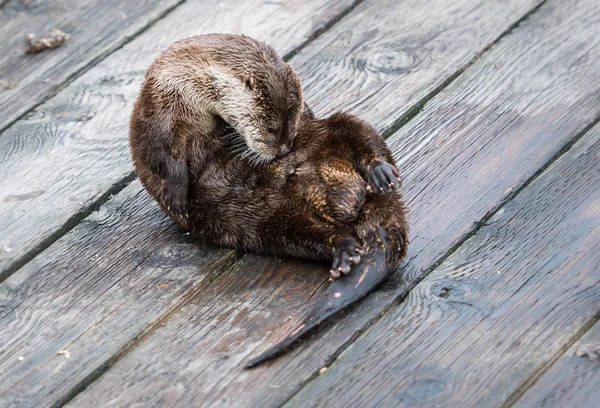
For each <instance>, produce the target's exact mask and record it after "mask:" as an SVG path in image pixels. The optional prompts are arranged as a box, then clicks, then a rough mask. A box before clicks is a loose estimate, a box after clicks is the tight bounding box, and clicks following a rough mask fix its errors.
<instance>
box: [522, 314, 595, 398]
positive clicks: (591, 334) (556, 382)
mask: <svg viewBox="0 0 600 408" xmlns="http://www.w3.org/2000/svg"><path fill="white" fill-rule="evenodd" d="M598 401H600V322H597V323H596V324H595V325H594V326H593V327H592V328H591V329H590V330H588V331H587V332H586V333H585V334H584V335H583V337H581V338H580V339H579V340H578V341H577V342H576V343H575V344H573V346H571V347H570V348H569V349H568V350H567V351H566V353H565V354H563V355H562V356H561V357H560V358H559V359H558V361H557V362H556V363H554V364H553V365H552V366H551V367H550V368H549V369H548V371H546V372H545V373H544V374H543V375H542V376H541V377H540V378H539V379H537V381H536V382H535V384H534V385H533V386H532V387H531V388H530V389H529V390H527V392H525V394H524V395H523V396H522V397H521V398H520V399H519V400H518V401H517V402H516V403H515V405H513V406H514V407H516V408H518V407H523V408H533V407H539V408H542V407H544V408H548V407H581V408H587V407H589V408H593V407H595V406H597V405H598Z"/></svg>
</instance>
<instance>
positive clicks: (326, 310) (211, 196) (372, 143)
mask: <svg viewBox="0 0 600 408" xmlns="http://www.w3.org/2000/svg"><path fill="white" fill-rule="evenodd" d="M218 122H219V124H218V126H217V127H216V128H215V129H216V130H215V131H216V135H218V138H219V140H221V146H220V152H221V153H220V154H219V155H215V157H214V160H213V161H211V162H206V161H204V160H202V159H197V157H200V155H199V154H198V152H199V151H200V150H201V149H202V148H203V145H202V143H201V141H198V142H196V141H192V143H191V144H190V145H189V150H188V152H187V155H186V161H187V163H188V167H189V172H190V174H189V177H190V180H192V182H191V183H190V190H189V197H190V200H189V202H190V216H189V218H185V217H181V216H178V215H177V214H172V213H169V212H168V214H169V215H170V216H171V218H172V219H173V220H175V221H176V222H177V223H178V224H179V225H181V226H182V227H183V228H185V229H188V230H190V231H191V232H192V234H193V235H194V236H196V237H198V238H199V239H201V240H202V241H204V242H207V243H213V244H218V245H225V246H229V247H233V248H241V249H244V250H249V251H252V252H256V253H261V254H269V255H275V256H291V257H301V258H308V259H316V260H326V261H332V269H331V276H332V278H333V279H335V278H338V277H340V275H342V274H348V273H350V275H349V276H346V277H345V278H344V279H338V280H336V281H335V282H334V283H333V284H332V285H331V287H330V288H329V290H328V291H327V292H326V293H325V295H324V296H323V298H322V299H321V300H319V301H318V303H317V306H316V307H315V308H314V309H313V310H312V311H311V312H310V313H309V315H308V316H307V317H306V318H305V319H304V321H303V322H302V324H301V325H300V326H299V327H298V329H297V330H295V331H294V332H293V333H292V335H291V336H290V337H288V338H287V339H285V340H284V341H282V342H281V343H280V344H279V345H277V346H275V347H274V348H273V349H271V350H269V351H268V352H266V353H264V354H263V355H261V356H260V357H258V358H257V359H254V360H252V361H251V362H250V363H249V365H248V367H253V366H256V365H258V364H260V363H262V362H263V361H266V360H267V359H270V358H273V357H275V356H277V355H279V354H281V353H282V352H283V351H284V350H285V348H286V347H287V346H289V345H290V344H291V343H292V342H294V341H295V340H296V339H298V338H299V337H301V336H302V335H303V334H305V333H306V332H307V331H309V330H310V329H312V328H313V327H315V326H316V325H318V324H319V323H321V322H322V321H323V320H324V319H326V318H327V317H329V316H331V315H333V314H335V313H337V312H339V311H340V310H342V309H344V308H345V307H347V306H348V305H349V304H351V303H353V302H355V301H356V300H358V299H360V298H362V297H364V296H365V295H366V294H367V293H368V292H369V291H370V290H372V289H373V288H374V287H375V286H376V285H377V284H378V283H380V282H381V281H382V280H383V279H385V278H386V277H387V276H388V275H389V274H390V273H391V272H394V271H395V270H397V269H398V267H399V265H400V262H401V260H402V259H403V258H404V256H405V255H406V250H407V245H408V226H407V224H406V219H405V207H404V204H403V202H402V200H401V196H400V194H399V192H398V190H397V189H398V187H399V186H400V180H399V179H398V175H399V173H398V171H397V169H396V167H395V164H394V160H393V157H392V155H391V153H390V151H389V149H388V148H387V146H386V145H385V142H384V140H383V138H382V137H381V136H380V135H379V134H378V133H377V132H376V131H375V129H373V128H372V127H371V126H370V125H368V124H367V123H365V122H363V121H362V120H360V119H358V118H356V117H354V116H351V115H348V114H344V113H337V114H334V115H332V116H331V117H329V118H327V119H313V118H311V117H309V115H308V114H307V115H305V116H304V117H303V118H302V121H301V123H300V126H299V128H298V134H297V136H296V140H295V144H294V148H293V149H292V151H291V153H290V154H289V155H287V156H285V157H281V158H278V159H277V160H274V161H271V162H269V163H266V164H263V165H261V166H253V165H252V164H251V163H249V161H248V159H247V158H245V157H242V156H240V155H239V154H238V153H237V150H236V145H235V144H233V145H232V144H231V143H230V142H231V141H230V140H229V139H228V135H230V134H231V133H232V132H233V130H232V129H231V127H229V126H228V124H227V123H226V122H225V121H223V120H219V121H218ZM136 169H137V171H138V175H139V176H140V179H141V181H142V183H143V184H144V186H146V188H147V189H148V191H149V192H150V193H151V194H152V195H154V197H155V198H157V195H158V194H159V191H160V189H159V188H158V187H159V186H160V184H161V180H160V179H159V178H158V176H156V175H154V174H152V173H151V172H149V171H148V170H147V168H145V166H144V165H143V164H141V163H136ZM361 256H362V259H361Z"/></svg>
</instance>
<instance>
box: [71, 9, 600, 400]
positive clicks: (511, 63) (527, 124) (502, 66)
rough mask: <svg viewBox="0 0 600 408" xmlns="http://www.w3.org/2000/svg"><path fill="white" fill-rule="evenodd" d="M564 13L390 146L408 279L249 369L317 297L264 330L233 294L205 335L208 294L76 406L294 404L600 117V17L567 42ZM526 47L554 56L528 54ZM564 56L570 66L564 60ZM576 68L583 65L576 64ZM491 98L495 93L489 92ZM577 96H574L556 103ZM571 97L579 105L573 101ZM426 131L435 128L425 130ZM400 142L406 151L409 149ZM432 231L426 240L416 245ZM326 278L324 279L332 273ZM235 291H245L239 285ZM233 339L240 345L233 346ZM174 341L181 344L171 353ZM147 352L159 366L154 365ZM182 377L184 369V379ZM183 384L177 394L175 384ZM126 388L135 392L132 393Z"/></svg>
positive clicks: (545, 21) (518, 37) (280, 289)
mask: <svg viewBox="0 0 600 408" xmlns="http://www.w3.org/2000/svg"><path fill="white" fill-rule="evenodd" d="M557 6H558V5H557V4H556V3H552V4H549V5H548V6H547V7H546V8H544V7H542V8H541V9H540V10H539V15H538V14H537V13H536V14H534V15H533V16H532V17H531V19H530V21H529V20H528V21H527V22H525V23H523V24H522V26H521V27H519V29H517V30H515V31H514V32H513V33H511V34H510V35H509V36H507V37H506V38H505V39H503V40H502V41H500V42H499V43H498V44H497V45H496V47H498V50H496V49H493V50H492V51H491V52H490V53H489V54H487V55H484V56H483V57H482V58H481V60H480V61H478V62H477V63H476V64H475V65H473V66H472V67H471V68H469V69H468V70H467V71H466V72H465V73H464V75H463V76H462V77H459V78H458V79H457V81H456V82H455V83H454V84H452V85H451V86H450V87H449V88H448V90H447V91H444V92H442V93H441V94H440V95H439V98H434V99H433V100H432V101H431V103H430V105H428V106H427V107H426V108H425V109H424V111H423V114H422V115H419V116H417V118H415V120H414V121H413V122H411V123H409V124H408V125H407V126H406V128H405V129H404V128H403V129H402V130H401V131H400V132H399V133H398V134H397V135H394V136H392V137H391V138H390V144H391V146H392V147H393V148H394V151H395V152H396V155H397V158H398V160H400V161H401V162H403V163H404V164H403V166H402V168H403V169H405V180H406V191H407V195H408V197H409V199H410V200H411V202H413V204H412V205H411V207H412V208H413V210H412V226H413V230H416V231H415V232H414V233H413V234H414V235H413V236H414V242H413V244H412V245H411V247H410V250H411V254H412V255H410V256H409V261H408V264H407V266H406V267H405V268H404V269H403V270H402V271H401V272H402V275H400V274H398V276H396V279H394V280H393V281H392V282H391V283H390V284H389V285H387V286H386V287H384V288H383V290H382V291H380V292H379V293H376V294H374V296H372V297H371V298H369V299H368V300H367V301H366V302H364V304H362V305H360V306H359V307H358V308H357V310H356V311H355V313H352V315H351V316H349V317H348V318H346V319H343V320H338V321H337V323H336V324H335V326H334V327H328V328H327V330H326V331H323V332H321V333H319V334H318V336H317V338H316V339H315V340H313V341H310V342H308V343H306V344H303V345H302V346H301V347H300V350H299V351H298V352H295V353H293V354H292V355H288V356H285V357H283V358H282V359H280V360H277V361H275V362H273V363H272V364H271V365H270V366H268V367H263V368H258V369H257V370H254V371H252V372H246V371H241V367H242V365H243V363H244V362H245V361H246V360H247V359H248V358H249V357H251V356H253V355H256V354H257V352H258V351H262V350H264V349H266V348H268V347H269V346H270V345H272V344H274V343H275V342H276V341H277V340H280V339H281V338H282V337H283V336H285V335H286V334H287V333H288V332H289V328H290V327H292V326H293V325H291V324H289V323H288V322H287V320H288V319H289V320H290V321H295V322H297V321H299V320H300V318H301V317H302V313H301V312H300V313H299V312H297V311H296V310H297V309H300V310H304V309H303V306H304V305H305V303H306V298H300V297H297V298H295V300H294V301H292V303H289V302H282V305H281V306H280V308H279V309H276V310H274V311H271V310H270V309H269V312H268V315H269V322H270V323H272V322H273V321H276V322H286V324H285V325H284V326H281V327H278V326H277V325H274V326H273V325H270V324H269V322H263V321H262V318H263V316H262V314H254V313H250V312H248V311H246V310H245V309H242V310H239V309H238V310H237V311H236V313H235V318H233V317H231V311H230V309H229V308H224V305H226V304H227V302H228V301H229V299H228V297H227V295H226V294H225V293H223V294H222V295H221V297H220V298H217V299H214V300H213V302H214V306H213V310H212V313H211V314H209V315H207V316H206V317H205V318H206V321H210V322H212V323H213V324H215V325H218V326H216V327H217V328H215V329H213V330H211V331H209V332H205V331H203V330H201V329H200V328H199V327H197V326H193V325H189V324H188V322H189V321H190V320H191V319H193V318H195V317H194V316H195V315H196V314H195V313H194V310H195V306H194V305H195V304H196V302H198V304H199V305H202V304H204V303H203V299H204V298H205V297H206V296H212V295H213V292H212V288H207V289H206V292H204V290H201V291H199V293H198V295H197V296H196V298H194V299H192V301H191V302H190V308H189V309H187V313H185V312H182V313H176V314H175V315H174V316H173V317H172V318H171V319H170V320H169V322H167V323H166V324H165V326H164V327H161V328H159V329H158V330H157V331H156V332H154V333H152V334H151V335H150V336H149V337H148V338H147V339H145V340H144V341H142V342H141V344H140V345H139V346H138V347H137V348H136V349H135V350H133V351H132V352H131V353H130V354H129V355H127V356H125V357H124V358H123V359H122V360H120V361H119V362H118V363H117V364H116V365H115V366H114V367H113V368H112V369H111V370H109V371H108V372H107V373H106V374H105V375H104V376H103V377H102V378H101V379H100V380H99V381H98V382H96V383H95V384H93V385H92V386H91V387H90V388H89V389H88V390H87V391H86V393H84V394H82V395H80V396H79V397H78V398H77V399H76V400H75V401H74V406H77V405H78V404H83V405H85V404H87V403H90V402H91V401H94V400H98V399H103V400H104V401H107V402H109V403H111V404H114V405H115V406H120V405H129V404H133V403H139V402H140V401H142V400H143V399H144V396H145V395H147V394H148V393H149V392H150V390H159V391H157V394H156V398H158V399H162V398H168V399H169V401H171V402H172V403H178V404H182V405H194V404H198V403H200V401H202V402H203V403H206V404H209V405H210V404H216V405H218V404H225V405H247V406H252V405H254V404H258V403H262V404H266V405H268V406H276V405H279V404H281V403H282V402H284V401H285V400H286V398H288V397H289V396H290V395H291V392H293V391H295V390H297V389H298V388H299V387H301V386H302V384H303V382H304V381H306V380H308V379H309V378H310V377H311V376H312V375H313V374H314V373H315V372H317V371H319V369H320V368H321V367H322V366H323V365H326V364H327V363H328V361H329V360H330V359H331V358H333V357H335V356H336V354H337V352H338V350H339V349H340V348H341V347H343V346H344V344H346V343H347V342H349V341H352V338H353V336H355V335H356V334H357V333H360V332H361V331H362V330H364V327H366V325H368V324H369V321H370V319H373V318H375V317H376V316H378V315H379V314H380V313H381V312H382V311H384V310H386V309H387V308H389V307H390V305H391V304H392V302H393V301H394V299H396V298H397V297H398V296H400V295H402V294H403V293H406V291H407V290H408V289H409V288H410V287H412V286H414V285H415V284H416V283H417V282H418V281H419V280H420V279H421V278H422V275H423V274H424V273H426V271H427V270H428V269H429V268H431V267H432V266H433V265H434V264H435V262H436V261H437V260H438V259H439V258H440V257H441V256H443V254H444V253H445V252H446V251H448V250H450V249H451V248H452V247H453V246H454V245H456V244H457V243H459V242H460V239H461V237H463V236H464V235H465V234H467V233H468V232H469V231H470V230H472V228H473V223H474V222H478V221H479V220H481V219H482V218H483V217H484V216H485V214H486V213H487V212H488V211H490V210H492V209H494V208H497V207H498V206H499V205H501V204H502V202H503V201H505V200H506V199H507V197H509V196H510V194H511V191H514V190H516V189H518V188H519V187H520V186H522V185H523V184H524V183H525V182H526V181H527V180H528V179H529V178H530V177H531V176H532V175H533V174H534V173H535V172H536V171H538V170H539V169H540V168H541V167H543V166H544V164H545V163H547V162H548V161H549V160H550V159H551V158H552V157H553V156H554V155H555V154H557V153H558V152H559V151H560V150H561V149H562V148H563V147H564V146H565V145H568V144H569V143H570V141H571V140H573V139H575V138H576V137H577V136H578V134H579V133H580V132H582V131H583V130H585V129H586V128H587V127H588V126H589V125H590V124H591V123H593V121H594V120H596V118H597V117H598V115H600V104H599V103H598V98H597V96H598V92H599V88H590V86H589V84H590V83H592V82H594V81H593V80H594V78H597V77H598V71H597V70H594V69H592V68H591V66H590V65H589V64H588V63H586V62H584V61H587V60H588V58H589V61H592V60H593V55H594V54H593V52H595V49H594V47H593V45H594V44H593V43H592V44H589V45H588V43H589V41H590V38H591V39H594V38H595V37H594V32H595V26H594V24H595V20H594V19H593V17H590V19H589V20H587V25H585V27H583V28H580V29H579V30H580V31H575V32H576V33H578V34H579V35H578V36H573V39H572V40H571V41H570V42H565V41H564V37H565V32H573V30H574V29H575V28H576V25H577V22H578V21H581V17H582V16H581V15H574V16H573V18H572V19H567V20H566V21H565V22H564V23H563V24H562V25H558V24H556V23H557V22H558V21H562V20H563V17H562V14H561V13H564V10H565V9H567V8H568V7H569V5H565V6H562V7H558V8H557ZM591 10H593V8H591ZM592 14H593V13H592ZM551 23H555V25H558V27H557V28H556V30H555V32H554V33H553V34H552V35H547V36H545V37H544V36H541V37H540V36H539V35H538V32H539V31H541V30H543V29H544V28H545V27H546V26H548V25H549V24H551ZM536 36H537V37H540V40H539V41H537V42H533V43H532V42H529V43H527V44H523V40H522V39H523V38H532V37H533V38H536ZM524 47H525V48H526V49H527V51H528V52H532V53H534V54H535V55H540V56H541V55H544V58H530V59H523V58H521V55H522V53H523V52H524V50H523V48H524ZM557 47H558V48H557ZM590 49H591V50H592V51H590ZM552 52H555V54H554V56H553V55H552ZM590 53H592V55H589V54H590ZM556 55H561V56H563V58H562V59H556V58H555V56H556ZM577 61H582V63H581V64H580V65H579V66H577V65H576V64H574V63H576V62H577ZM492 90H493V91H494V92H496V94H495V95H496V96H495V97H493V96H492V95H489V92H492ZM567 94H568V95H571V96H570V97H567V98H565V99H560V100H557V98H556V96H557V95H567ZM500 95H501V97H500ZM567 99H568V100H569V101H570V102H569V103H568V104H564V103H565V100H567ZM474 107H477V109H475V108H474ZM425 124H427V125H428V126H427V127H425V128H424V126H425ZM415 129H417V130H418V131H416V130H415ZM500 130H501V131H500ZM401 144H403V146H406V147H403V148H402V149H400V146H401ZM424 145H426V147H427V148H426V149H424V148H423V146H424ZM499 163H502V164H503V165H502V166H500V165H499ZM498 167H500V168H499V169H498ZM440 169H443V170H442V171H440ZM446 197H448V202H447V203H446V202H445V199H446ZM421 207H423V209H422V211H421ZM421 234H422V235H423V236H424V238H420V239H417V237H419V236H420V235H421ZM263 263H264V264H269V263H270V266H269V267H266V268H265V267H262V266H261V267H260V268H258V267H256V266H255V265H253V266H252V270H256V269H260V270H265V271H269V270H270V271H272V272H270V273H266V272H263V273H265V274H267V276H269V275H270V274H273V273H275V272H276V271H277V270H278V269H279V268H280V266H279V264H278V263H277V262H272V261H270V260H269V259H264V260H263ZM243 268H244V267H243V266H242V267H240V269H237V268H236V271H239V272H237V273H243ZM322 270H323V274H324V275H325V268H324V267H323V268H322ZM297 288H298V290H296V289H295V288H293V287H290V286H289V285H281V286H279V285H275V282H273V283H272V288H271V296H281V295H283V294H285V293H286V292H287V291H289V290H292V289H293V290H294V292H297V293H301V291H302V287H301V284H298V286H297ZM231 290H234V288H232V289H231ZM231 290H229V291H226V293H229V292H230V291H231ZM235 290H236V293H238V292H237V291H239V289H235ZM278 294H279V295H278ZM311 294H312V291H310V292H305V296H309V295H311ZM240 296H241V300H240V301H241V302H243V304H244V305H245V307H247V308H249V309H250V310H263V308H265V307H267V305H269V303H268V302H269V300H270V298H269V300H267V301H265V300H264V298H262V297H256V298H253V296H254V295H253V289H248V290H247V291H246V292H243V293H242V294H241V295H240ZM198 307H200V306H198ZM221 308H224V309H223V312H222V313H221V312H220V310H221ZM257 320H259V321H260V322H261V323H260V324H266V325H267V327H266V328H265V330H263V331H259V332H257V331H256V327H257V326H260V324H258V325H257ZM211 327H212V326H211ZM240 331H241V332H242V333H243V334H241V333H240ZM222 339H227V341H228V343H229V344H228V345H227V346H224V345H223V341H221V340H222ZM261 340H262V342H261ZM165 343H168V344H171V345H172V347H169V348H161V347H160V345H161V344H165ZM257 344H258V345H259V346H258V347H257ZM145 355H154V356H156V358H154V359H143V356H145ZM194 366H201V367H205V370H207V371H206V372H209V373H210V375H209V378H210V380H207V379H206V377H205V376H203V375H200V376H196V375H195V371H194V370H193V369H191V368H190V367H194ZM165 373H170V375H168V376H167V375H166V374H165ZM172 373H178V375H176V377H175V378H176V380H174V377H173V374H172ZM174 381H175V383H176V384H177V387H173V386H172V384H173V382H174ZM117 384H128V385H127V386H125V390H126V392H123V386H122V385H121V386H119V387H117ZM117 390H119V392H117ZM154 392H156V391H154Z"/></svg>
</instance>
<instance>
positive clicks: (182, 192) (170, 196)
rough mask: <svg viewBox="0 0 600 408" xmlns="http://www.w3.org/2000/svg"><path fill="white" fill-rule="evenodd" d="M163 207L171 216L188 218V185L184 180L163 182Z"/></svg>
mask: <svg viewBox="0 0 600 408" xmlns="http://www.w3.org/2000/svg"><path fill="white" fill-rule="evenodd" d="M162 194H163V205H164V206H165V207H166V208H167V211H169V212H170V213H171V214H173V215H176V216H179V217H188V183H187V180H182V179H165V180H163V188H162Z"/></svg>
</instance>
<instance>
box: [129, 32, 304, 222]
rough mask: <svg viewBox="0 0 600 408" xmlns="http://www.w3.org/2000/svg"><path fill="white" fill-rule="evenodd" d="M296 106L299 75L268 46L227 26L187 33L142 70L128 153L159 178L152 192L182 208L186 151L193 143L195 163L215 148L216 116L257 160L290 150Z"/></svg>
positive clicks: (299, 108)
mask: <svg viewBox="0 0 600 408" xmlns="http://www.w3.org/2000/svg"><path fill="white" fill-rule="evenodd" d="M302 110H303V101H302V90H301V83H300V79H299V77H298V76H297V75H296V73H295V72H294V71H293V69H292V68H291V67H290V66H289V65H288V64H286V63H285V62H284V61H283V60H282V59H281V57H280V56H279V55H278V54H277V53H276V52H275V50H274V49H273V48H272V47H270V46H268V45H267V44H265V43H262V42H259V41H257V40H254V39H251V38H249V37H246V36H241V35H233V34H207V35H201V36H196V37H191V38H188V39H185V40H181V41H178V42H176V43H174V44H173V45H172V46H171V47H169V48H168V49H167V50H166V51H165V52H163V53H162V54H161V55H160V56H159V57H158V58H157V59H156V60H155V61H154V62H153V64H152V65H151V66H150V68H149V69H148V71H147V73H146V78H145V81H144V83H143V85H142V88H141V91H140V93H139V95H138V98H137V100H136V103H135V106H134V110H133V114H132V117H131V121H130V145H131V148H132V153H133V160H134V163H135V164H136V168H138V167H144V169H145V171H148V172H151V173H153V174H154V175H156V176H158V177H159V178H160V179H161V180H162V185H161V186H160V194H157V195H154V194H153V195H154V196H155V197H156V198H157V199H158V200H159V201H160V202H161V203H162V204H164V205H165V206H166V207H168V208H170V207H173V209H174V211H176V212H178V213H182V214H183V213H185V212H186V211H187V208H188V196H187V193H188V191H189V188H188V184H189V177H188V174H189V172H190V171H189V169H188V165H189V163H188V156H189V154H188V152H189V151H190V149H191V145H192V144H193V145H194V147H193V151H194V156H193V159H194V161H195V165H196V166H198V163H201V162H210V161H212V160H213V158H214V156H215V155H218V154H219V149H220V148H221V138H222V136H223V135H222V134H220V133H219V131H218V128H219V126H220V123H221V122H222V120H221V118H222V119H223V120H226V121H227V122H228V123H229V125H231V126H232V127H233V128H234V129H235V131H236V132H234V130H233V129H229V133H230V134H229V135H228V138H229V139H231V140H232V141H234V142H235V143H236V146H237V147H238V148H243V149H244V153H245V154H246V156H247V157H248V158H250V159H253V160H254V161H256V162H261V163H263V162H267V161H270V160H273V159H274V158H275V156H276V155H280V154H285V153H287V152H288V151H289V149H290V148H291V146H292V143H293V139H294V137H295V135H296V128H297V125H298V122H299V120H300V116H301V114H302ZM269 128H272V132H269V131H268V129H269ZM153 187H154V188H156V187H157V186H154V185H153ZM154 192H155V193H156V191H154Z"/></svg>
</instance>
